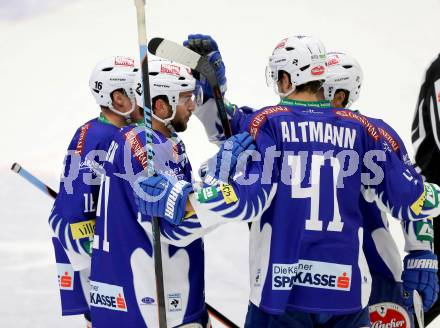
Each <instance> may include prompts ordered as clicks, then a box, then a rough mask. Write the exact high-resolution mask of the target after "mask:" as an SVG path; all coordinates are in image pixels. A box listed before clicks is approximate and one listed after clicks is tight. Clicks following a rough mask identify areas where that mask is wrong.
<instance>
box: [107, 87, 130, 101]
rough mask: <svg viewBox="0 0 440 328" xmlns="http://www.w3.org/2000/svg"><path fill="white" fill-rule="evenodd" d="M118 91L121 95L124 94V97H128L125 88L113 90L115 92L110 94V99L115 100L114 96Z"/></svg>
mask: <svg viewBox="0 0 440 328" xmlns="http://www.w3.org/2000/svg"><path fill="white" fill-rule="evenodd" d="M116 91H118V92H120V93H122V94H124V95H127V92H125V90H124V89H123V88H120V89H116V90H113V91H112V92H111V93H110V99H111V100H112V101H113V100H114V99H113V95H114V93H115V92H116Z"/></svg>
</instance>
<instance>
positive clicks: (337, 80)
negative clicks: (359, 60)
mask: <svg viewBox="0 0 440 328" xmlns="http://www.w3.org/2000/svg"><path fill="white" fill-rule="evenodd" d="M345 80H348V76H344V77H340V78H339V79H335V82H342V81H345Z"/></svg>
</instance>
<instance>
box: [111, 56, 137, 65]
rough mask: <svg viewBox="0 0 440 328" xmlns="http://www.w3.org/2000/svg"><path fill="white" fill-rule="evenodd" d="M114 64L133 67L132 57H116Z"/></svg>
mask: <svg viewBox="0 0 440 328" xmlns="http://www.w3.org/2000/svg"><path fill="white" fill-rule="evenodd" d="M115 66H126V67H134V59H133V58H130V57H116V58H115Z"/></svg>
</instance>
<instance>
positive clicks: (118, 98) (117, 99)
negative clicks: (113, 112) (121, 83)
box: [111, 90, 125, 106]
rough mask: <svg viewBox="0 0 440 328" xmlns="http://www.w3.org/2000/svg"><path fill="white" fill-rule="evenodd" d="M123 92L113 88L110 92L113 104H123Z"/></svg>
mask: <svg viewBox="0 0 440 328" xmlns="http://www.w3.org/2000/svg"><path fill="white" fill-rule="evenodd" d="M124 96H125V93H124V92H122V91H119V90H115V91H113V92H112V94H111V98H112V102H113V105H116V106H122V105H123V104H124Z"/></svg>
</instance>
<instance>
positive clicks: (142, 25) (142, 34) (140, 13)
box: [134, 0, 167, 328]
mask: <svg viewBox="0 0 440 328" xmlns="http://www.w3.org/2000/svg"><path fill="white" fill-rule="evenodd" d="M134 3H135V6H136V14H137V26H138V42H139V55H140V60H141V73H142V87H143V95H144V122H145V136H146V138H145V139H146V142H145V147H146V150H147V170H148V175H150V176H151V175H153V174H154V166H153V164H154V163H153V126H152V114H151V100H150V81H149V76H148V75H149V72H148V57H147V27H146V22H145V0H135V2H134ZM152 232H153V254H154V271H155V275H156V294H157V306H158V308H157V310H158V319H159V327H160V328H166V327H167V317H166V308H165V287H164V281H163V267H162V249H161V243H160V222H159V219H158V218H157V217H153V218H152Z"/></svg>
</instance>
